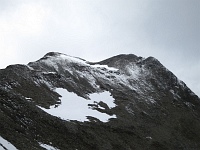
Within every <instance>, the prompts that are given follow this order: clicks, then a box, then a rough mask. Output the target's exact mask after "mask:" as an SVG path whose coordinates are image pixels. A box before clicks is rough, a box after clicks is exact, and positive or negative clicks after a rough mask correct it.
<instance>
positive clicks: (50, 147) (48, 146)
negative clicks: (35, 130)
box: [39, 143, 59, 150]
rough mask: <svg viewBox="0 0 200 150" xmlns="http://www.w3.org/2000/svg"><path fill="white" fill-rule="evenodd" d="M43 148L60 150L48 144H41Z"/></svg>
mask: <svg viewBox="0 0 200 150" xmlns="http://www.w3.org/2000/svg"><path fill="white" fill-rule="evenodd" d="M39 144H40V146H41V147H43V148H45V149H46V150H59V149H57V148H55V147H53V146H50V145H48V144H43V143H39Z"/></svg>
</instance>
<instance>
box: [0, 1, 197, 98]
mask: <svg viewBox="0 0 200 150" xmlns="http://www.w3.org/2000/svg"><path fill="white" fill-rule="evenodd" d="M50 51H58V52H61V53H65V54H68V55H71V56H77V57H81V58H84V59H86V60H88V61H100V60H103V59H106V58H109V57H111V56H114V55H118V54H129V53H132V54H135V55H137V56H142V57H148V56H153V57H155V58H157V59H158V60H159V61H160V62H161V63H162V64H163V65H164V66H166V67H167V68H168V69H169V70H171V71H172V72H173V73H174V74H175V75H176V76H177V77H178V78H179V79H181V80H183V81H184V82H185V83H186V84H187V85H188V86H189V88H191V89H192V90H193V91H194V92H195V93H196V94H197V95H198V96H200V78H199V77H200V0H59V1H58V0H0V68H5V67H6V66H7V65H10V64H27V63H28V62H30V61H35V60H38V59H39V58H41V57H42V56H43V55H45V54H46V53H47V52H50Z"/></svg>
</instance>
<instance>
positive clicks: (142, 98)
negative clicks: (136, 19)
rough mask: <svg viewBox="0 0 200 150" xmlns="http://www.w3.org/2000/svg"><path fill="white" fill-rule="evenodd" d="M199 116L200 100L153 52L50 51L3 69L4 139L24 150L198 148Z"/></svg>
mask: <svg viewBox="0 0 200 150" xmlns="http://www.w3.org/2000/svg"><path fill="white" fill-rule="evenodd" d="M60 88H62V89H65V91H64V92H58V91H59V90H60ZM93 93H97V96H96V97H92V95H93ZM105 93H107V95H106V96H105V95H104V94H105ZM64 94H66V95H67V96H68V97H65V96H64ZM71 94H73V96H71ZM98 95H103V96H102V97H101V98H100V100H97V97H98ZM61 96H62V97H61ZM70 96H71V97H70ZM79 98H80V99H81V100H80V101H78V99H79ZM110 98H111V100H110ZM112 99H113V100H112ZM65 101H70V103H68V104H66V106H64V104H65ZM83 101H84V105H86V106H84V107H86V109H88V110H90V112H92V113H89V114H88V112H87V111H85V110H84V111H82V105H79V104H80V103H81V102H83ZM71 104H74V105H71ZM62 106H64V108H63V111H64V112H63V113H62V115H63V114H64V117H63V116H59V115H56V111H57V108H61V107H62ZM54 107H56V108H54ZM65 107H66V109H65ZM74 110H75V111H74ZM50 111H52V112H51V113H50ZM81 111H82V112H81ZM93 112H94V113H93ZM74 113H78V117H80V113H82V118H81V119H77V117H74ZM95 113H96V114H97V115H94V114H95ZM65 114H66V115H65ZM102 115H103V118H104V120H102V118H101V116H102ZM199 118H200V99H199V98H198V97H197V96H196V95H195V94H194V93H193V92H192V91H191V90H190V89H189V88H188V87H187V86H186V85H185V84H184V83H183V82H182V81H180V80H179V79H177V77H176V76H175V75H174V74H173V73H172V72H170V71H169V70H167V69H166V68H165V67H164V66H163V65H162V64H161V63H160V62H159V61H158V60H156V59H155V58H153V57H149V58H146V59H144V58H142V57H137V56H135V55H133V54H129V55H118V56H114V57H112V58H109V59H106V60H103V61H101V62H98V63H91V62H87V61H85V60H83V59H81V58H76V57H71V56H68V55H65V54H61V53H55V52H50V53H48V54H46V55H45V56H44V57H43V58H41V59H39V60H38V61H36V62H31V63H29V64H28V65H11V66H8V67H7V68H6V69H2V70H0V119H1V120H2V121H1V122H0V129H1V130H0V136H1V137H3V138H4V139H6V140H7V141H9V142H10V143H12V144H13V145H14V146H15V147H16V148H18V149H33V150H34V149H45V148H44V147H45V146H44V145H45V144H46V146H53V147H54V148H55V149H61V150H62V149H63V150H65V149H74V150H75V149H99V150H105V149H108V150H111V149H113V150H114V149H121V150H130V149H131V150H132V149H162V150H163V149H170V150H171V149H198V148H200V144H199V140H200V120H199ZM0 143H1V141H0ZM0 146H1V145H0Z"/></svg>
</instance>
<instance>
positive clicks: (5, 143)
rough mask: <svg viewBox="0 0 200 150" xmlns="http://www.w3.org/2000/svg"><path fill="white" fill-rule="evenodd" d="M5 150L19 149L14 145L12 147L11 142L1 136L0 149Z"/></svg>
mask: <svg viewBox="0 0 200 150" xmlns="http://www.w3.org/2000/svg"><path fill="white" fill-rule="evenodd" d="M5 148H6V149H8V150H17V148H16V147H15V146H14V145H12V144H11V143H10V142H8V141H7V140H5V139H4V138H2V137H1V136H0V149H2V150H3V149H5Z"/></svg>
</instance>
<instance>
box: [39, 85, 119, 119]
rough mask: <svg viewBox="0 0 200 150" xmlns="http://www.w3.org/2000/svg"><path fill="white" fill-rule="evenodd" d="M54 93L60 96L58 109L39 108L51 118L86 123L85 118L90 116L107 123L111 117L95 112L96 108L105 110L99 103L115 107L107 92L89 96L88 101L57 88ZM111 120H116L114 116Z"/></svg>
mask: <svg viewBox="0 0 200 150" xmlns="http://www.w3.org/2000/svg"><path fill="white" fill-rule="evenodd" d="M56 92H57V93H59V94H60V95H61V96H62V98H61V105H58V107H55V106H51V107H50V109H45V108H42V107H40V108H41V109H43V110H44V111H46V112H47V113H49V114H51V115H53V116H57V117H60V118H62V119H65V120H78V121H88V119H87V116H91V117H95V118H97V119H99V120H100V121H102V122H107V121H108V119H110V118H111V116H110V115H108V114H106V113H101V112H99V111H97V110H96V108H98V109H102V110H105V109H106V108H104V107H102V106H100V104H99V103H100V102H103V103H104V104H107V107H109V108H113V107H115V106H116V105H115V104H114V99H113V97H112V96H111V95H110V93H109V92H108V91H105V92H102V93H93V94H90V95H89V97H90V100H87V99H84V98H82V97H79V96H77V95H76V94H75V93H73V92H68V91H67V90H65V89H62V88H57V89H56ZM112 118H116V115H112Z"/></svg>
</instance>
